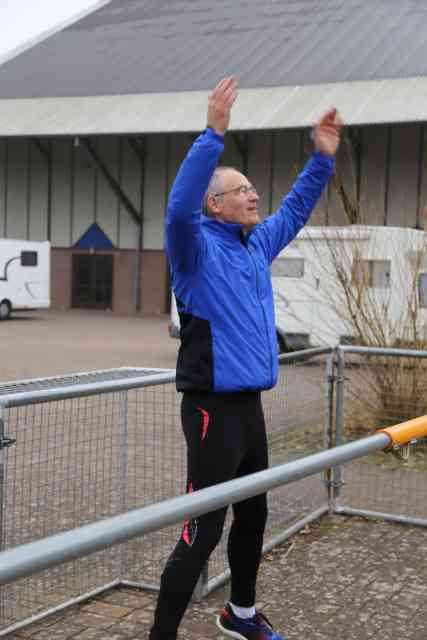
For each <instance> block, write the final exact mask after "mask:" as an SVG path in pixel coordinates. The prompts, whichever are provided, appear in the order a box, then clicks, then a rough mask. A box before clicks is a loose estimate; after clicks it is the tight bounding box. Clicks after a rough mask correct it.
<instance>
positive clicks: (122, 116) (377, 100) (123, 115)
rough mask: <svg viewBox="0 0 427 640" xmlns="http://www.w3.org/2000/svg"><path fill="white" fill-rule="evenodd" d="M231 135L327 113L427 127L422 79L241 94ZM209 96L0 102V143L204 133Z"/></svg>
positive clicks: (426, 85)
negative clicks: (8, 139) (333, 110)
mask: <svg viewBox="0 0 427 640" xmlns="http://www.w3.org/2000/svg"><path fill="white" fill-rule="evenodd" d="M239 94H240V95H239V98H238V100H237V102H236V105H235V107H234V109H233V114H232V121H231V129H232V130H235V131H238V130H245V131H247V130H265V129H270V130H271V129H289V128H300V127H309V126H311V125H312V124H313V122H315V121H316V120H317V118H318V117H319V116H320V115H321V114H322V113H323V112H324V111H326V110H327V109H328V107H330V106H331V105H334V106H336V107H337V108H338V109H339V111H340V113H341V114H342V116H343V118H344V121H345V123H346V124H347V125H368V124H391V123H404V122H422V121H427V100H426V96H427V77H424V76H423V77H417V78H402V79H393V80H375V81H373V80H371V81H363V82H341V83H331V84H316V85H304V86H292V87H271V88H260V89H241V90H240V92H239ZM207 96H208V92H206V91H189V92H177V93H146V94H132V95H112V96H87V97H73V98H25V99H3V100H0V136H68V135H81V136H84V135H109V134H116V135H120V134H128V135H129V134H145V133H183V132H192V131H199V130H201V129H203V128H204V126H205V117H206V104H207Z"/></svg>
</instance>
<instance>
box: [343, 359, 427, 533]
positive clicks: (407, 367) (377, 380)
mask: <svg viewBox="0 0 427 640" xmlns="http://www.w3.org/2000/svg"><path fill="white" fill-rule="evenodd" d="M341 358H342V359H343V362H344V368H343V373H344V380H343V391H344V398H343V400H344V404H343V407H344V415H343V418H344V419H343V421H342V441H343V442H350V441H353V440H355V439H358V438H360V437H363V436H366V435H368V434H370V433H372V432H373V431H374V430H375V429H377V428H379V427H386V426H390V425H394V424H397V423H400V422H404V421H406V420H409V419H411V418H414V417H417V416H420V415H425V414H427V396H426V395H425V389H426V384H427V354H426V355H424V356H423V355H422V353H421V352H413V353H412V355H405V356H403V355H399V356H397V355H392V353H391V352H387V350H383V352H382V354H381V355H380V354H379V351H378V350H377V352H376V354H375V355H372V354H371V353H370V352H369V350H365V351H364V352H357V351H352V349H351V348H346V351H345V360H344V355H343V354H341ZM338 426H339V425H338ZM408 452H409V457H408V458H407V459H404V455H405V452H402V451H400V450H397V451H389V452H384V451H379V452H376V453H373V454H371V455H369V456H366V457H364V458H363V459H360V460H357V461H354V462H351V463H349V464H348V465H346V466H345V467H344V468H343V470H342V479H343V481H344V483H345V484H344V486H343V487H342V489H341V495H340V499H339V504H340V506H341V507H342V508H343V507H345V508H350V509H356V510H367V511H372V512H380V513H387V514H390V515H395V516H398V517H400V518H405V517H407V518H424V519H426V523H427V516H426V499H427V441H426V439H425V438H423V439H421V440H419V441H418V442H414V443H413V444H412V445H411V447H410V448H409V450H408Z"/></svg>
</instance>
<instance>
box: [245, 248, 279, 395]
mask: <svg viewBox="0 0 427 640" xmlns="http://www.w3.org/2000/svg"><path fill="white" fill-rule="evenodd" d="M246 249H247V250H248V253H249V255H250V256H251V260H252V262H253V263H254V267H255V281H256V292H257V296H258V300H259V303H260V306H261V309H262V315H263V318H264V324H265V333H266V339H267V346H268V351H269V353H270V386H271V385H272V384H273V352H272V350H271V344H270V334H269V331H268V322H267V316H266V315H265V309H264V305H263V304H262V302H261V295H260V292H259V281H258V268H257V265H256V260H255V258H254V257H253V255H252V251H251V250H250V249H249V247H248V246H247V247H246Z"/></svg>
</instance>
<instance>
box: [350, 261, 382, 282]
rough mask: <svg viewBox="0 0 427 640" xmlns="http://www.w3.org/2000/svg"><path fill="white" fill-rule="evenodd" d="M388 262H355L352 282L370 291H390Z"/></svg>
mask: <svg viewBox="0 0 427 640" xmlns="http://www.w3.org/2000/svg"><path fill="white" fill-rule="evenodd" d="M390 276H391V262H390V260H355V261H354V262H353V269H352V280H353V282H354V283H356V284H363V285H365V286H366V287H369V288H371V289H390Z"/></svg>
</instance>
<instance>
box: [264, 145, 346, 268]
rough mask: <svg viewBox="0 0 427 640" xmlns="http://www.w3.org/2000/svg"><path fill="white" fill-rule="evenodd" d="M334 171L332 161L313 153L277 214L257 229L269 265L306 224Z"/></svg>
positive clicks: (322, 155) (320, 154)
mask: <svg viewBox="0 0 427 640" xmlns="http://www.w3.org/2000/svg"><path fill="white" fill-rule="evenodd" d="M333 170H334V160H333V158H330V157H329V156H326V155H324V154H322V153H319V152H315V153H313V155H312V157H311V158H310V160H309V161H308V162H307V164H306V165H305V167H304V170H303V171H302V173H300V175H299V176H298V178H297V180H296V181H295V183H294V185H293V187H292V189H291V191H290V192H289V193H288V195H287V196H285V197H284V198H283V200H282V202H281V205H280V207H279V209H278V210H277V211H276V213H274V214H273V215H271V216H270V217H268V218H266V220H264V222H263V223H262V224H260V225H259V226H258V227H257V228H256V231H257V232H258V233H257V235H258V238H259V240H260V242H261V244H262V245H263V247H264V251H265V253H266V258H267V260H268V262H269V263H271V262H273V260H274V258H275V257H276V256H277V255H278V254H279V253H280V251H281V250H282V249H284V248H285V247H286V246H287V245H288V244H289V243H290V242H291V241H292V240H293V239H294V238H295V236H296V235H297V233H298V232H299V231H300V230H301V229H302V227H303V226H304V225H305V224H306V223H307V221H308V219H309V217H310V214H311V212H312V211H313V209H314V207H315V206H316V203H317V201H318V200H319V198H320V196H321V194H322V191H323V189H324V188H325V186H326V185H327V184H328V182H329V180H330V178H331V176H332V174H333Z"/></svg>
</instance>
